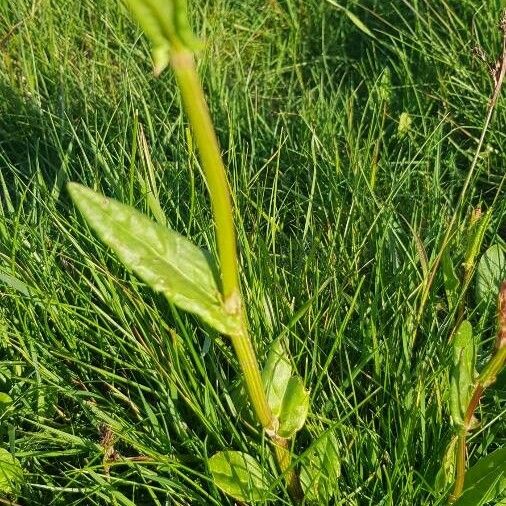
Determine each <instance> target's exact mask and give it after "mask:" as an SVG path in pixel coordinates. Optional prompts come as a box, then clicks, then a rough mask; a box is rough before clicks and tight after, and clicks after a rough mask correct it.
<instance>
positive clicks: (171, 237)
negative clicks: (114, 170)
mask: <svg viewBox="0 0 506 506" xmlns="http://www.w3.org/2000/svg"><path fill="white" fill-rule="evenodd" d="M68 190H69V193H70V195H71V197H72V199H73V201H74V202H75V204H76V205H77V207H78V208H79V210H80V211H81V213H82V214H83V215H84V217H85V218H86V220H87V222H88V223H89V225H90V226H91V227H92V228H93V229H94V230H95V232H96V233H97V235H98V236H99V237H100V238H101V239H102V240H103V241H104V242H105V243H106V244H107V245H108V246H109V247H110V248H112V249H113V250H114V251H115V252H116V253H117V255H118V256H119V257H120V259H121V261H122V262H123V263H124V264H125V265H126V266H127V267H128V268H130V269H132V270H133V271H135V273H136V274H137V275H138V276H139V277H140V278H141V279H142V280H143V281H145V282H146V283H147V284H148V285H149V286H150V287H151V288H152V289H153V290H156V291H158V292H162V293H164V295H165V296H166V297H167V299H168V300H169V301H170V302H172V303H173V304H175V305H176V306H178V307H180V308H181V309H184V310H186V311H189V312H191V313H195V314H197V315H198V316H200V317H201V318H202V319H203V320H204V321H205V322H207V323H208V324H209V325H211V326H212V327H214V328H215V329H217V330H218V331H219V332H222V333H224V334H235V333H237V331H238V329H239V327H240V321H239V319H238V318H237V317H235V316H231V315H230V314H228V313H227V312H226V311H225V309H224V307H223V304H222V299H221V294H220V291H219V289H218V286H217V283H216V280H215V277H214V273H213V269H212V266H211V265H210V263H209V259H208V257H207V256H206V254H205V253H204V252H203V251H202V250H201V249H199V248H198V247H197V246H195V245H194V244H193V243H191V242H190V241H189V240H188V239H186V238H185V237H183V236H182V235H180V234H178V233H177V232H175V231H173V230H170V229H168V228H165V227H163V226H162V225H159V224H157V223H154V222H153V221H151V220H150V219H149V218H148V217H147V216H145V215H143V214H141V213H139V212H138V211H136V210H135V209H133V208H132V207H130V206H127V205H124V204H121V203H120V202H118V201H116V200H113V199H108V198H106V197H104V196H103V195H101V194H99V193H96V192H94V191H92V190H90V189H89V188H86V187H84V186H81V185H79V184H76V183H69V185H68Z"/></svg>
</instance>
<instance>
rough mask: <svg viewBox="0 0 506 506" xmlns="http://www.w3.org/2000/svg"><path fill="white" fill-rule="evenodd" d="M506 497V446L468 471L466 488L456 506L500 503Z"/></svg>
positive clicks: (479, 505)
mask: <svg viewBox="0 0 506 506" xmlns="http://www.w3.org/2000/svg"><path fill="white" fill-rule="evenodd" d="M500 499H506V448H501V449H499V450H496V451H495V452H493V453H491V454H490V455H487V456H486V457H484V458H482V459H481V460H479V461H478V462H477V463H476V464H475V465H474V466H473V467H471V469H469V471H467V473H466V478H465V482H464V490H463V492H462V495H461V496H460V498H459V500H458V501H457V502H456V503H455V506H481V505H482V504H485V503H492V502H493V504H499V500H500Z"/></svg>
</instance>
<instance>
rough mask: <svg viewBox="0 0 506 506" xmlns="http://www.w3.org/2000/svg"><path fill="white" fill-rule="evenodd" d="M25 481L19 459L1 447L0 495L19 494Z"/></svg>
mask: <svg viewBox="0 0 506 506" xmlns="http://www.w3.org/2000/svg"><path fill="white" fill-rule="evenodd" d="M22 482H23V470H22V469H21V466H20V465H19V462H18V460H17V459H16V457H14V456H13V455H12V454H10V453H9V452H8V451H7V450H5V449H4V448H0V495H4V496H5V495H17V494H18V492H19V487H20V485H21V483H22Z"/></svg>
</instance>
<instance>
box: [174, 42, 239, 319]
mask: <svg viewBox="0 0 506 506" xmlns="http://www.w3.org/2000/svg"><path fill="white" fill-rule="evenodd" d="M172 67H173V69H174V73H175V75H176V79H177V82H178V85H179V89H180V91H181V97H182V100H183V105H184V109H185V111H186V114H187V115H188V119H189V120H190V124H191V127H192V131H193V135H194V137H195V142H196V144H197V146H198V148H199V153H200V159H201V161H202V169H203V171H204V174H205V177H206V181H207V184H208V187H209V194H210V196H211V203H212V206H213V214H214V219H215V221H216V239H217V242H218V255H219V259H220V271H221V280H222V284H223V297H224V301H225V304H226V305H227V308H229V309H230V312H237V313H239V311H240V291H239V270H238V262H237V245H236V238H235V229H234V222H233V218H232V216H233V215H232V201H231V198H230V192H229V188H228V181H227V175H226V172H225V167H224V165H223V161H222V159H221V153H220V148H219V146H218V140H217V139H216V134H215V132H214V127H213V124H212V121H211V117H210V114H209V109H208V107H207V103H206V100H205V96H204V91H203V90H202V86H201V84H200V80H199V78H198V75H197V71H196V68H195V62H194V59H193V54H192V53H191V51H188V50H180V51H178V52H177V53H174V54H173V55H172Z"/></svg>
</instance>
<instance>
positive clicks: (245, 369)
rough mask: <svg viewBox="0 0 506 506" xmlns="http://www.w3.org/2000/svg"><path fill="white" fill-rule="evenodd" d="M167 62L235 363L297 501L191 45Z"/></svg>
mask: <svg viewBox="0 0 506 506" xmlns="http://www.w3.org/2000/svg"><path fill="white" fill-rule="evenodd" d="M171 63H172V67H173V69H174V73H175V76H176V79H177V82H178V85H179V89H180V91H181V97H182V100H183V105H184V108H185V111H186V114H187V115H188V118H189V121H190V124H191V127H192V130H193V135H194V137H195V142H196V144H197V146H198V149H199V153H200V159H201V162H202V169H203V171H204V174H205V177H206V181H207V184H208V188H209V193H210V195H211V202H212V206H213V215H214V219H215V222H216V238H217V243H218V256H219V260H220V272H221V281H222V290H223V302H224V305H225V309H226V310H227V311H228V312H229V313H230V314H232V315H236V316H237V317H238V318H239V319H240V321H241V329H240V331H239V332H237V333H236V334H235V335H231V336H230V338H231V340H232V345H233V347H234V350H235V353H236V355H237V359H238V361H239V365H240V367H241V370H242V373H243V375H244V381H245V383H246V388H247V390H248V394H249V397H250V400H251V403H252V405H253V410H254V412H255V415H256V417H257V419H258V421H259V422H260V424H261V425H262V427H263V428H264V429H265V431H266V432H267V434H268V435H269V437H270V438H271V439H272V440H273V442H274V454H275V456H276V460H277V462H278V465H279V467H280V469H281V472H282V473H283V474H284V476H285V479H286V481H287V486H288V490H289V492H290V495H291V496H292V498H293V499H294V500H295V501H296V502H300V501H301V500H302V497H303V494H302V489H301V486H300V482H299V477H298V475H297V473H296V472H295V471H294V470H293V469H291V466H290V462H291V453H290V450H289V448H288V441H287V440H286V439H284V438H280V437H279V436H277V435H276V431H277V428H278V420H277V418H276V417H274V416H273V415H272V412H271V408H270V406H269V403H268V401H267V396H266V394H265V389H264V386H263V382H262V377H261V374H260V367H259V365H258V361H257V358H256V355H255V351H254V349H253V345H252V342H251V339H250V336H249V333H248V327H247V323H246V321H247V320H246V314H245V312H244V308H243V304H242V297H241V290H240V285H239V259H238V256H237V244H236V237H235V228H234V221H233V212H232V199H231V197H230V191H229V186H228V180H227V175H226V172H225V166H224V165H223V161H222V158H221V154H220V149H219V145H218V140H217V138H216V133H215V131H214V127H213V123H212V120H211V116H210V114H209V109H208V107H207V103H206V100H205V96H204V91H203V89H202V85H201V83H200V80H199V78H198V75H197V70H196V68H195V62H194V58H193V54H192V52H191V51H188V50H185V49H180V50H178V51H177V52H175V53H173V54H172V60H171Z"/></svg>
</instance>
